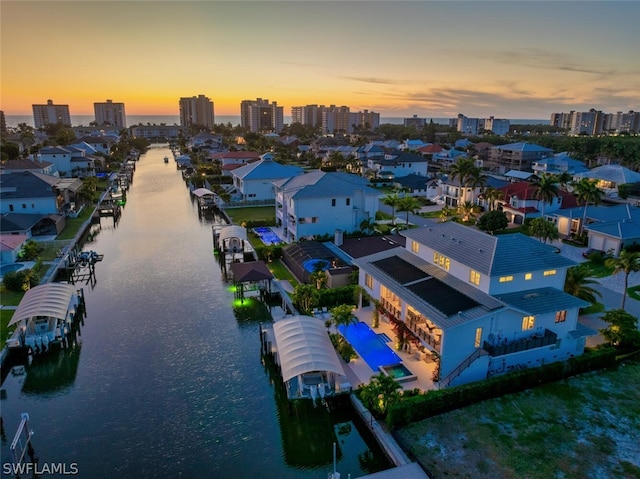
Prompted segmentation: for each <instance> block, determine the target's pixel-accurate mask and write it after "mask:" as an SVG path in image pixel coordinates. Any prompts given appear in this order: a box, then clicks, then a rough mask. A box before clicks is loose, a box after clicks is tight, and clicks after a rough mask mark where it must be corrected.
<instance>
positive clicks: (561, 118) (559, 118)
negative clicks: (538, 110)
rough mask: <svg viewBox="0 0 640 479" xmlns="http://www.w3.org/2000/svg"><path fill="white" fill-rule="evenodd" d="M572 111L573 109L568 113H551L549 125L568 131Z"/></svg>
mask: <svg viewBox="0 0 640 479" xmlns="http://www.w3.org/2000/svg"><path fill="white" fill-rule="evenodd" d="M574 113H575V112H574V111H573V110H572V111H570V112H569V113H552V114H551V120H550V121H549V125H551V126H555V127H557V128H562V129H563V130H565V131H569V129H570V128H571V118H572V116H573V114H574Z"/></svg>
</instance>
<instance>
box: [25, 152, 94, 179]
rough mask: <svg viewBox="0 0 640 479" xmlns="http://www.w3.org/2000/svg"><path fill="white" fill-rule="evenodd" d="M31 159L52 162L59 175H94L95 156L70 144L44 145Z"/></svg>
mask: <svg viewBox="0 0 640 479" xmlns="http://www.w3.org/2000/svg"><path fill="white" fill-rule="evenodd" d="M32 159H34V160H37V161H40V162H43V161H46V162H49V163H52V164H53V165H54V170H55V171H57V172H58V174H59V175H60V176H66V177H84V176H95V169H96V168H95V158H94V157H93V156H88V155H87V154H86V152H85V151H84V150H81V149H79V148H75V147H72V146H67V147H62V146H45V147H44V148H42V149H41V150H40V151H39V152H38V153H37V154H36V156H35V157H34V158H32Z"/></svg>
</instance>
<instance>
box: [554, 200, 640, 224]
mask: <svg viewBox="0 0 640 479" xmlns="http://www.w3.org/2000/svg"><path fill="white" fill-rule="evenodd" d="M584 208H585V206H578V207H576V208H563V209H560V210H557V211H554V212H553V213H550V214H553V215H556V216H564V217H567V218H582V217H583V214H584ZM586 208H587V218H588V219H590V220H595V221H598V222H604V223H609V222H614V221H624V220H636V221H640V208H638V207H637V206H632V205H629V204H628V203H624V204H618V205H613V206H605V205H597V206H596V205H587V206H586Z"/></svg>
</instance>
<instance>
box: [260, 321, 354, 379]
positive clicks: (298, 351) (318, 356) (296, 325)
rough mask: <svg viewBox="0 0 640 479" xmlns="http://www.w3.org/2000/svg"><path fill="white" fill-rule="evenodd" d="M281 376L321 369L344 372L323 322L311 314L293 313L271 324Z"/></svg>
mask: <svg viewBox="0 0 640 479" xmlns="http://www.w3.org/2000/svg"><path fill="white" fill-rule="evenodd" d="M273 332H274V336H275V341H276V346H277V350H278V356H279V359H280V361H279V362H280V368H281V370H282V379H283V380H284V381H285V382H287V381H289V380H290V379H292V378H294V377H297V376H298V375H302V374H305V373H310V372H315V371H320V372H332V373H336V374H338V375H340V376H345V372H344V369H343V367H342V364H341V363H340V359H339V357H338V353H336V350H335V349H334V347H333V344H331V339H329V335H328V334H327V329H326V327H325V325H324V322H322V321H319V320H318V319H317V318H313V317H311V316H293V317H291V318H287V319H282V320H279V321H276V322H275V323H274V324H273Z"/></svg>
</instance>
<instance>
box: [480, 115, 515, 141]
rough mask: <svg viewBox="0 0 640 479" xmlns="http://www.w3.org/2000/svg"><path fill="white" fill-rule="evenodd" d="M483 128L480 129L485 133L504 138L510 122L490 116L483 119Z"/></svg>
mask: <svg viewBox="0 0 640 479" xmlns="http://www.w3.org/2000/svg"><path fill="white" fill-rule="evenodd" d="M483 123H484V126H481V127H480V128H484V129H485V130H487V131H490V132H492V133H493V134H494V135H498V136H504V135H506V134H507V133H509V129H510V128H511V122H510V121H509V120H505V119H501V118H494V117H492V116H490V117H489V118H485V119H484V120H483Z"/></svg>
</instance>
